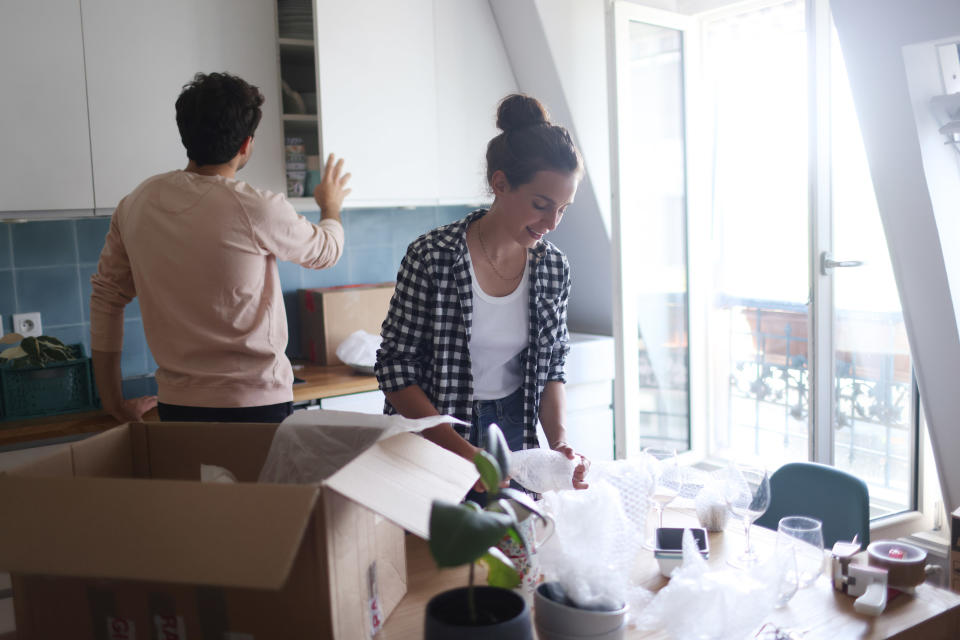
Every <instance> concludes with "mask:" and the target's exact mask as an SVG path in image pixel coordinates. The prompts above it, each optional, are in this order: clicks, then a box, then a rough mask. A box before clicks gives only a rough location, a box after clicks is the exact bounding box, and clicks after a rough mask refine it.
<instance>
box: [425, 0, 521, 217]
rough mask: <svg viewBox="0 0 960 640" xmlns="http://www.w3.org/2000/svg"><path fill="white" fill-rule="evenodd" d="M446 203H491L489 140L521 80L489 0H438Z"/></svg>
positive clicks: (442, 175)
mask: <svg viewBox="0 0 960 640" xmlns="http://www.w3.org/2000/svg"><path fill="white" fill-rule="evenodd" d="M434 21H435V22H436V59H437V105H438V109H439V113H438V114H437V115H438V117H437V127H438V128H439V133H440V146H439V159H440V165H439V189H440V194H439V197H440V203H441V204H479V203H485V202H490V200H491V196H490V195H489V191H488V189H487V181H486V152H487V143H488V142H489V141H490V139H491V138H492V137H494V136H495V135H497V134H498V133H499V130H498V129H497V127H496V122H497V105H498V104H499V102H500V100H501V99H503V98H504V97H505V96H507V95H509V94H511V93H516V91H517V83H516V80H515V79H514V76H513V69H512V68H511V67H510V61H509V59H508V58H507V53H506V50H505V49H504V46H503V41H502V40H501V38H500V31H499V30H498V29H497V24H496V22H495V21H494V18H493V12H492V11H491V9H490V3H489V1H488V0H457V2H450V0H434Z"/></svg>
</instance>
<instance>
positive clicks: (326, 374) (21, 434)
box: [0, 363, 378, 450]
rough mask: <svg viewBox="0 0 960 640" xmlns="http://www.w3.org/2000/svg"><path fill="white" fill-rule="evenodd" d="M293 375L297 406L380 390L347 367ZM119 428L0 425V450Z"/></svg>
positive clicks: (88, 418)
mask: <svg viewBox="0 0 960 640" xmlns="http://www.w3.org/2000/svg"><path fill="white" fill-rule="evenodd" d="M294 375H296V376H297V377H298V378H302V379H303V380H305V382H303V383H301V384H296V385H294V387H293V400H294V402H302V401H306V400H322V399H323V398H332V397H334V396H342V395H348V394H352V393H362V392H364V391H375V390H376V389H377V388H378V387H377V378H376V377H375V376H370V375H362V374H358V373H355V372H354V371H353V369H351V368H350V367H348V366H346V365H338V366H329V367H324V366H319V365H314V364H301V363H294ZM144 419H145V420H147V421H152V420H157V419H158V418H157V411H156V409H154V410H152V411H150V412H148V413H147V414H146V415H145V416H144ZM118 424H120V423H119V422H117V420H116V419H115V418H113V417H112V416H110V415H109V414H108V413H107V412H106V411H103V410H97V411H83V412H77V413H66V414H62V415H57V416H41V417H38V418H30V419H28V420H11V421H9V422H0V450H4V449H16V448H20V447H24V446H30V445H32V444H33V443H37V444H40V443H42V444H52V443H55V442H58V441H60V442H66V441H69V440H75V439H79V438H81V437H83V436H84V435H87V434H90V433H96V432H98V431H105V430H106V429H109V428H111V427H115V426H117V425H118ZM28 443H29V444H28Z"/></svg>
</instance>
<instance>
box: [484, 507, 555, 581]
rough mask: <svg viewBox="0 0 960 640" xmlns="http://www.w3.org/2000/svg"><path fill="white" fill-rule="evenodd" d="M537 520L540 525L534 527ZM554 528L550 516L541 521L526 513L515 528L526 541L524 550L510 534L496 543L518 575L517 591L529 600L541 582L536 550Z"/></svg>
mask: <svg viewBox="0 0 960 640" xmlns="http://www.w3.org/2000/svg"><path fill="white" fill-rule="evenodd" d="M518 515H519V514H518ZM538 520H539V521H540V523H541V526H540V527H538V526H537V525H536V521H538ZM554 528H555V524H554V521H553V518H551V517H550V516H548V515H546V514H544V515H543V519H542V520H541V519H540V518H539V517H538V516H535V515H533V514H532V513H530V512H527V513H526V515H525V516H523V517H522V518H521V519H520V526H519V527H518V528H517V532H518V533H519V534H520V535H521V536H522V537H523V539H524V540H526V541H527V547H526V549H524V547H523V545H522V544H520V543H519V542H517V541H516V540H514V539H513V538H512V537H511V536H510V534H507V535H505V536H503V538H502V539H501V540H500V542H498V543H497V548H498V549H500V551H502V552H503V553H504V555H505V556H507V557H508V558H510V560H512V561H513V566H514V568H516V570H517V573H519V574H520V586H519V587H517V590H518V591H520V592H521V593H522V594H523V596H524V597H526V598H531V597H532V596H533V592H534V590H536V588H537V585H539V584H540V583H541V582H542V581H543V573H541V571H540V562H539V560H538V559H537V550H538V549H539V548H540V547H541V546H542V545H543V544H544V543H545V542H546V541H547V540H549V539H550V536H552V535H553V530H554ZM538 530H539V531H538Z"/></svg>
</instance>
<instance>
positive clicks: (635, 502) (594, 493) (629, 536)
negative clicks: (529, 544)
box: [540, 460, 652, 615]
mask: <svg viewBox="0 0 960 640" xmlns="http://www.w3.org/2000/svg"><path fill="white" fill-rule="evenodd" d="M571 471H572V468H571ZM568 477H569V476H568ZM588 480H589V482H590V488H589V489H586V490H583V491H555V490H552V491H547V492H546V493H544V495H543V499H542V502H541V504H542V506H543V508H544V510H545V511H546V512H547V513H548V514H550V515H551V516H553V518H554V520H555V522H556V528H555V531H554V535H553V536H552V537H551V538H550V539H549V540H548V541H547V543H546V544H544V545H543V547H542V548H541V550H540V559H541V566H542V568H543V572H544V575H545V578H546V580H547V581H557V582H559V583H560V586H561V588H562V590H563V592H564V593H565V594H566V596H567V598H569V599H570V600H571V601H572V603H573V604H574V605H575V606H578V607H582V608H586V609H605V610H613V609H617V608H619V607H621V606H623V604H624V603H629V604H630V605H631V609H632V610H633V611H636V608H637V606H638V605H642V604H643V603H644V602H646V601H648V600H649V599H650V597H651V595H650V592H649V591H647V590H646V589H643V588H642V587H637V586H634V585H633V583H632V580H631V578H632V576H631V573H632V571H633V568H634V567H636V566H637V554H638V553H639V552H640V550H641V548H642V545H643V539H642V538H643V535H642V532H643V531H644V524H645V522H646V514H647V511H648V508H647V507H648V502H647V495H648V494H649V489H650V483H651V482H652V477H651V476H650V474H649V470H648V469H647V468H646V467H645V464H644V462H643V460H629V461H628V460H618V461H615V462H603V463H597V464H594V465H593V468H592V469H591V471H590V475H589V478H588ZM567 483H569V480H567ZM628 615H629V614H628Z"/></svg>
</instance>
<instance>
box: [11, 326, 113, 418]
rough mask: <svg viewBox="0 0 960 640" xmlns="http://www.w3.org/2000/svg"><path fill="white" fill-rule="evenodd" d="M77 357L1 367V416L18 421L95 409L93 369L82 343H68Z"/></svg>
mask: <svg viewBox="0 0 960 640" xmlns="http://www.w3.org/2000/svg"><path fill="white" fill-rule="evenodd" d="M70 348H71V349H72V350H73V353H74V355H76V359H74V360H69V361H67V362H51V363H49V364H47V366H45V367H34V368H29V369H18V368H15V367H14V366H13V365H12V363H8V364H6V365H4V366H0V419H3V420H17V419H21V418H33V417H37V416H51V415H56V414H58V413H71V412H73V411H86V410H89V409H95V408H96V395H95V390H94V387H93V370H92V367H91V364H90V358H88V357H85V356H84V354H83V345H82V344H73V345H70Z"/></svg>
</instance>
